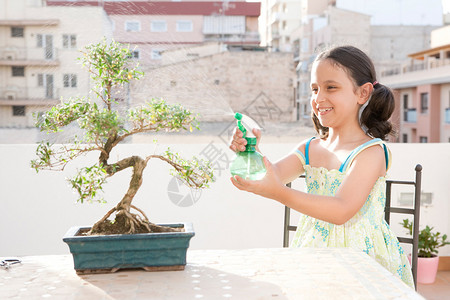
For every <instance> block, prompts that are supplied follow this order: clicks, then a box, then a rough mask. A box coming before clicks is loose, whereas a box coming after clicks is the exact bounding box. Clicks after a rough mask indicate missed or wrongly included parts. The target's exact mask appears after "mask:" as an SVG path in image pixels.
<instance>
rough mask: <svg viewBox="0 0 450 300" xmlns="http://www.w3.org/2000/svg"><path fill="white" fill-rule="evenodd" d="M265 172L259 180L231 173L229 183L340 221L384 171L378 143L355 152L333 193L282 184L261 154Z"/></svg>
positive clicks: (360, 202)
mask: <svg viewBox="0 0 450 300" xmlns="http://www.w3.org/2000/svg"><path fill="white" fill-rule="evenodd" d="M265 163H266V168H267V174H266V176H265V177H264V178H263V179H262V180H259V181H248V180H244V179H242V178H240V177H239V176H235V177H234V179H232V182H233V184H234V185H235V186H236V187H237V188H239V189H241V190H246V191H249V192H253V193H255V194H258V195H261V196H263V197H267V198H271V199H274V200H277V201H278V202H280V203H282V204H284V205H286V206H288V207H290V208H292V209H295V210H297V211H299V212H301V213H303V214H306V215H309V216H311V217H313V218H316V219H320V220H323V221H326V222H329V223H333V224H337V225H341V224H344V223H345V222H347V221H348V220H350V219H351V218H352V217H353V216H354V215H355V214H356V213H357V212H358V211H359V210H360V209H361V207H362V206H363V205H364V203H365V201H366V200H367V197H368V196H369V194H370V192H371V190H372V188H373V186H374V184H375V182H376V181H377V179H378V178H379V177H380V176H384V175H385V173H386V167H385V166H386V163H385V158H384V152H383V149H382V148H381V147H369V148H367V149H365V150H364V151H362V152H361V153H359V154H358V156H357V157H356V158H355V159H354V161H353V163H352V165H351V167H350V169H349V170H348V172H347V174H346V176H345V179H344V181H343V182H342V183H341V185H340V187H339V189H338V191H337V192H336V195H335V196H322V195H312V194H307V193H304V192H300V191H297V190H294V189H290V188H288V187H286V186H285V185H284V184H283V182H282V180H281V179H280V177H279V176H278V175H277V171H276V170H277V169H276V167H274V165H272V164H271V163H270V162H269V161H268V160H267V158H265Z"/></svg>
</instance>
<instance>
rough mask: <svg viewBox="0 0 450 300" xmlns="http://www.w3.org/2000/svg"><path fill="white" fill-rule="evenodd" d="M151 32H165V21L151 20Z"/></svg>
mask: <svg viewBox="0 0 450 300" xmlns="http://www.w3.org/2000/svg"><path fill="white" fill-rule="evenodd" d="M150 27H151V30H152V32H166V31H167V23H166V21H164V20H157V21H152V24H151V26H150Z"/></svg>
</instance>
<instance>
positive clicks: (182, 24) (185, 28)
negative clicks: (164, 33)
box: [177, 20, 193, 32]
mask: <svg viewBox="0 0 450 300" xmlns="http://www.w3.org/2000/svg"><path fill="white" fill-rule="evenodd" d="M177 31H178V32H192V31H193V26H192V21H190V20H186V21H184V20H178V21H177Z"/></svg>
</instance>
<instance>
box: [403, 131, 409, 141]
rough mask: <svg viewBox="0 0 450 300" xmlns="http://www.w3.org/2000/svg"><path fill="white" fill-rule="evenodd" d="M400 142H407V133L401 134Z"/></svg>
mask: <svg viewBox="0 0 450 300" xmlns="http://www.w3.org/2000/svg"><path fill="white" fill-rule="evenodd" d="M402 142H403V143H407V142H408V135H407V134H406V133H404V134H403V135H402Z"/></svg>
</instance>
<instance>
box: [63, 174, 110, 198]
mask: <svg viewBox="0 0 450 300" xmlns="http://www.w3.org/2000/svg"><path fill="white" fill-rule="evenodd" d="M107 177H108V174H107V173H106V171H105V169H104V168H103V167H101V166H99V165H93V166H91V167H85V168H82V169H80V170H78V174H77V175H76V176H75V177H73V178H72V179H68V181H69V182H70V184H71V185H72V188H73V189H74V190H76V191H77V192H78V196H79V198H78V200H77V201H79V202H81V203H83V202H84V201H89V202H91V203H92V202H93V201H97V202H102V203H103V202H105V201H104V200H103V198H102V197H99V192H101V191H103V184H104V183H105V182H106V178H107Z"/></svg>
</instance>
